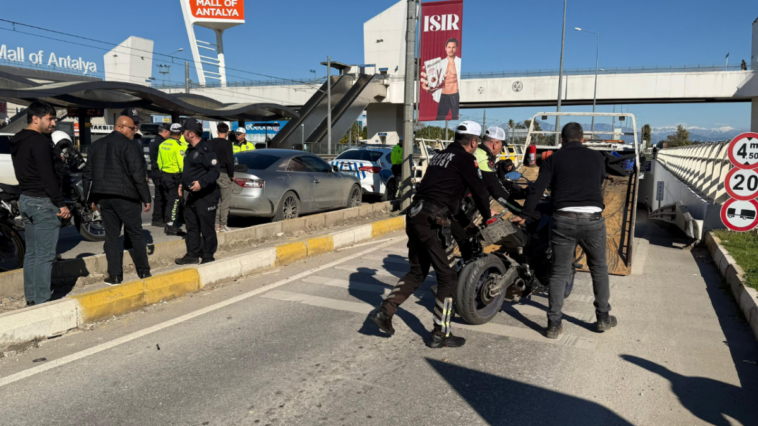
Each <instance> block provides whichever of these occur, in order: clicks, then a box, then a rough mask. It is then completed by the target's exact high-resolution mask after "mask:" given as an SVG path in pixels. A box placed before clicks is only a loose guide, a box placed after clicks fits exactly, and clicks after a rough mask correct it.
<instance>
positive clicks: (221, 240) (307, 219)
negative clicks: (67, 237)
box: [0, 201, 392, 298]
mask: <svg viewBox="0 0 758 426" xmlns="http://www.w3.org/2000/svg"><path fill="white" fill-rule="evenodd" d="M390 211H392V202H391V201H387V202H384V203H374V204H363V205H361V206H359V207H353V208H349V209H341V210H335V211H330V212H326V213H318V214H313V215H309V216H304V217H301V218H297V219H290V220H285V221H283V222H272V223H266V224H261V225H256V226H251V227H249V228H241V229H235V230H233V231H230V232H223V233H219V234H217V237H218V246H219V249H236V248H240V247H244V246H249V245H250V244H252V243H254V242H257V241H261V240H264V239H268V238H274V237H277V235H279V234H281V233H290V234H294V233H297V232H301V231H304V232H308V231H312V230H319V229H325V228H329V227H331V226H334V225H340V224H343V223H344V222H345V221H348V220H350V219H354V218H357V217H360V216H367V215H370V214H374V213H381V212H390ZM186 250H187V248H186V245H185V241H184V240H176V241H168V242H164V243H158V244H150V245H148V260H149V261H150V266H152V267H153V268H158V267H161V266H166V265H171V264H173V263H174V259H176V258H179V257H182V256H184V254H185V253H186ZM123 256H124V263H123V265H124V271H125V272H130V271H133V270H134V262H133V261H132V256H131V254H130V252H129V251H124V253H123ZM107 270H108V261H107V260H106V258H105V254H103V253H101V254H97V255H94V256H87V257H82V258H77V259H67V260H63V261H60V262H55V263H53V273H52V278H53V281H54V282H64V283H66V284H68V285H71V284H75V283H79V284H93V283H96V282H100V281H102V280H103V278H105V276H106V275H107ZM23 294H24V271H23V269H17V270H14V271H8V272H2V273H0V298H2V297H14V298H16V297H19V296H22V295H23Z"/></svg>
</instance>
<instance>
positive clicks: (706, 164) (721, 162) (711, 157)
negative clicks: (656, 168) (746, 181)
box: [657, 142, 732, 204]
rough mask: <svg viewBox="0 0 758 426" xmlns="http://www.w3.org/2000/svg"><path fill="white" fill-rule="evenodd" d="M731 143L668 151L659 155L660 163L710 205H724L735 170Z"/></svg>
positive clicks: (660, 152) (693, 146)
mask: <svg viewBox="0 0 758 426" xmlns="http://www.w3.org/2000/svg"><path fill="white" fill-rule="evenodd" d="M728 147H729V142H717V143H704V144H698V145H688V146H680V147H676V148H665V149H662V150H660V151H659V152H658V156H657V159H658V162H659V163H660V164H663V166H664V167H665V168H666V169H667V170H668V171H670V172H671V173H673V174H674V175H675V176H676V177H678V178H679V179H680V180H681V181H682V182H684V183H685V184H686V185H688V186H689V187H690V188H692V189H693V190H694V191H695V192H697V193H698V194H699V195H701V196H702V197H703V198H705V199H707V200H708V201H710V202H712V203H715V204H721V203H723V202H725V201H726V200H727V199H728V198H729V195H728V194H727V193H726V189H724V181H725V180H726V174H727V173H728V172H729V169H731V168H732V165H731V163H730V162H729V157H728V156H727V148H728Z"/></svg>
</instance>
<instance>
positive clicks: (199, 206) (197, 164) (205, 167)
mask: <svg viewBox="0 0 758 426" xmlns="http://www.w3.org/2000/svg"><path fill="white" fill-rule="evenodd" d="M202 135H203V126H202V125H200V123H198V122H197V120H195V119H194V118H188V119H187V121H186V122H185V123H184V139H185V140H187V142H188V143H189V144H190V146H189V147H188V148H187V152H185V154H184V171H183V172H182V182H181V185H180V186H179V195H180V196H183V197H184V199H185V206H184V223H185V224H186V226H187V237H186V239H185V242H186V244H187V254H186V255H184V257H182V258H181V259H176V263H177V265H187V264H193V263H208V262H213V261H214V260H215V259H214V258H213V255H214V254H215V253H216V249H217V248H218V240H217V239H216V230H215V228H214V225H215V223H216V208H218V201H219V198H221V192H220V191H219V188H218V186H217V185H216V179H218V177H219V167H218V160H217V159H216V154H215V153H214V151H213V147H211V146H210V145H208V143H207V142H206V141H205V139H203V138H202Z"/></svg>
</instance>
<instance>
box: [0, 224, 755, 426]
mask: <svg viewBox="0 0 758 426" xmlns="http://www.w3.org/2000/svg"><path fill="white" fill-rule="evenodd" d="M644 222H645V219H644V217H643V218H640V223H639V225H638V234H639V235H640V236H643V238H639V239H638V240H637V247H636V258H635V267H634V274H633V275H631V276H628V277H611V283H612V290H611V304H612V306H613V314H615V315H617V316H618V318H619V326H618V328H616V329H613V330H612V331H611V332H608V333H605V334H597V333H595V332H594V331H593V329H594V328H593V325H592V323H593V322H594V308H593V306H592V300H593V297H592V289H591V285H590V282H589V275H588V274H584V273H581V274H578V275H577V280H578V281H577V285H576V287H575V289H574V293H573V294H572V295H571V297H570V298H569V299H567V301H566V305H565V312H566V317H565V321H564V330H565V331H564V334H563V336H562V337H561V338H560V339H558V340H548V339H546V338H544V337H543V336H542V334H541V333H542V328H543V327H544V326H545V324H546V318H545V309H546V303H547V301H546V299H545V298H544V297H536V296H535V297H533V300H532V301H530V302H527V303H524V304H520V305H515V306H513V305H506V306H505V307H504V309H503V311H502V312H501V313H500V314H499V315H498V316H497V317H496V318H495V319H494V320H493V321H492V322H491V323H490V324H488V325H485V326H476V327H473V326H464V325H461V324H455V325H454V326H453V330H454V332H455V333H456V334H459V335H461V336H464V337H466V338H467V339H469V340H468V343H467V344H466V346H464V347H463V348H459V349H438V350H432V349H428V348H426V347H425V346H424V345H423V343H422V340H423V339H424V338H425V337H426V336H427V333H428V331H427V330H428V329H429V328H430V325H431V319H432V314H431V311H430V310H431V308H432V306H433V303H434V302H433V297H432V296H431V293H430V292H429V286H430V285H431V283H432V280H429V281H428V282H427V283H425V285H424V287H422V289H421V290H419V291H418V292H417V293H416V295H415V297H414V298H412V299H409V300H408V301H407V302H406V303H405V304H404V305H403V306H402V308H401V309H400V311H399V313H398V315H397V316H396V319H395V328H396V329H397V333H396V335H395V336H393V337H387V336H384V335H379V334H378V333H377V332H376V330H375V328H374V327H373V324H372V323H370V322H368V321H367V317H368V314H369V312H370V311H371V310H372V309H373V307H375V306H377V305H378V304H379V303H380V301H381V300H382V297H383V295H386V294H388V293H389V291H390V289H391V288H392V285H394V283H395V282H396V281H397V279H398V277H399V276H401V275H402V274H404V273H405V271H406V270H407V259H406V257H405V256H406V255H407V253H406V249H405V244H406V241H407V240H406V239H405V237H404V236H403V235H401V234H399V233H395V236H394V237H392V238H385V239H382V240H378V241H372V242H370V243H368V244H364V245H361V246H358V247H354V248H350V249H346V250H343V251H340V252H337V253H331V254H327V255H324V256H321V257H318V258H312V259H309V260H307V261H303V262H299V263H296V264H293V265H289V266H287V267H284V268H282V269H280V270H276V271H273V272H270V273H267V274H263V275H256V276H250V277H247V278H244V279H242V280H239V281H237V282H234V283H231V284H228V285H224V286H220V287H218V288H215V289H211V290H207V291H203V292H201V293H197V294H195V295H193V296H192V297H186V298H183V299H181V300H177V301H173V302H169V303H163V304H159V305H158V306H154V307H150V308H146V309H145V310H143V311H141V312H137V313H133V314H130V315H127V316H125V317H123V318H120V319H118V320H111V321H109V322H106V323H103V324H99V325H97V326H95V327H94V328H93V329H92V330H87V331H80V332H76V333H72V334H69V335H66V336H63V337H60V338H57V339H53V340H49V341H46V342H43V343H44V344H42V345H41V346H40V347H38V348H32V349H29V350H27V351H26V352H23V353H18V354H8V356H6V357H5V358H3V359H0V400H2V401H3V404H2V406H0V418H2V419H3V424H8V425H41V424H45V425H261V426H264V425H370V424H377V425H385V424H397V425H506V424H507V425H546V424H555V425H582V426H585V425H604V426H605V425H628V424H634V425H700V424H718V425H729V424H732V425H735V424H742V425H755V424H758V410H756V409H755V396H756V390H758V386H757V385H758V367H757V366H756V364H755V362H756V360H758V344H756V340H755V338H754V337H753V335H752V333H751V332H750V329H749V327H747V326H746V324H745V323H744V321H743V320H741V319H740V317H739V313H738V309H737V308H736V307H735V305H734V302H733V301H732V300H731V296H730V293H729V292H728V291H727V290H726V289H724V288H722V287H721V279H720V277H719V274H718V271H717V270H716V269H715V268H714V267H713V265H712V263H711V262H710V259H709V256H708V254H707V252H706V251H705V250H701V249H696V250H695V251H693V252H688V251H682V250H680V249H678V248H676V247H673V246H672V243H673V240H672V238H671V237H670V236H669V234H668V233H667V231H666V230H664V229H662V228H660V227H658V226H656V225H649V224H646V223H644ZM34 360H37V362H35V361H34Z"/></svg>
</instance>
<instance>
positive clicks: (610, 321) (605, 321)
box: [596, 312, 618, 333]
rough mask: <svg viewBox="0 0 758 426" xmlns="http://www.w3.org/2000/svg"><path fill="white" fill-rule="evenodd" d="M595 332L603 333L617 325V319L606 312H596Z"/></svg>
mask: <svg viewBox="0 0 758 426" xmlns="http://www.w3.org/2000/svg"><path fill="white" fill-rule="evenodd" d="M596 325H597V332H598V333H603V332H605V331H608V330H610V329H612V328H613V327H615V326H617V325H618V320H616V317H614V316H613V315H610V314H608V312H605V313H602V314H597V324H596Z"/></svg>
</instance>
